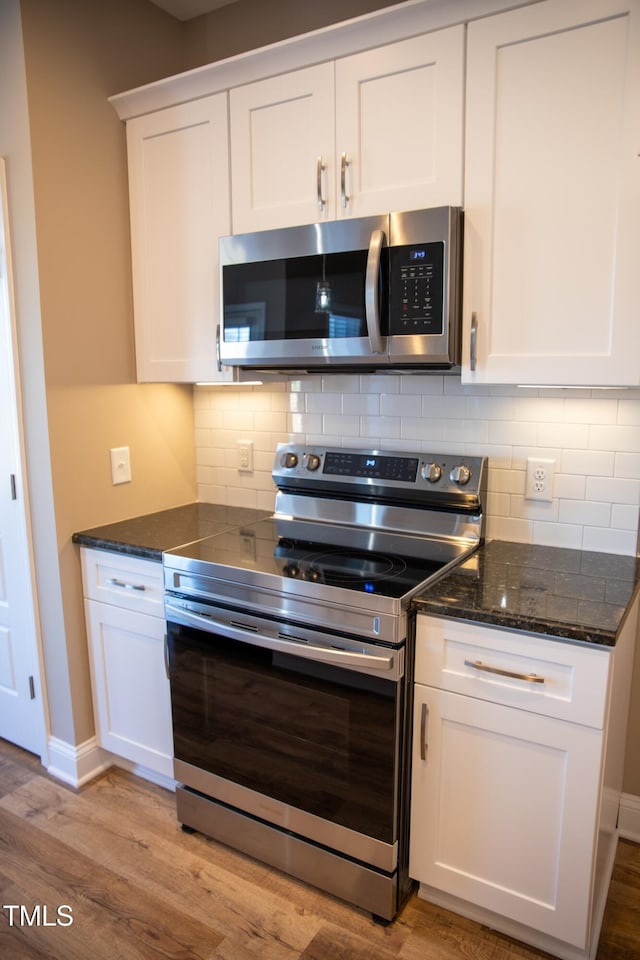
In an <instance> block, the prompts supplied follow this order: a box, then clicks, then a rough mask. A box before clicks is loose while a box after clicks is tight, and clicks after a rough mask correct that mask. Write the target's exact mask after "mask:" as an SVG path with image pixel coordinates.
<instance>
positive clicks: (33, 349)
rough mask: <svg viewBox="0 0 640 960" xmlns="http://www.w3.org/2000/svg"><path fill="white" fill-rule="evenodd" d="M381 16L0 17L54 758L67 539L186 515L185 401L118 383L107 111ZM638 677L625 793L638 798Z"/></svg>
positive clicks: (79, 717) (121, 200)
mask: <svg viewBox="0 0 640 960" xmlns="http://www.w3.org/2000/svg"><path fill="white" fill-rule="evenodd" d="M392 2H393V0H391V2H390V0H341V2H337V0H330V2H325V3H322V4H321V3H314V4H311V3H300V2H299V0H239V2H238V3H236V4H233V5H231V6H229V7H226V8H222V9H221V10H219V11H217V12H215V13H212V14H209V15H208V16H206V17H202V18H198V19H197V20H195V21H192V22H190V23H187V24H180V23H178V22H177V21H174V20H172V19H171V18H170V17H168V16H166V15H165V14H164V13H162V12H161V11H159V10H157V9H156V8H155V7H153V6H151V5H150V4H148V3H147V2H146V0H56V2H55V3H51V0H0V80H2V89H3V91H7V90H11V91H12V96H11V100H10V101H9V102H8V103H7V101H6V100H5V103H4V105H3V108H2V110H1V111H0V152H2V153H3V154H5V155H6V156H7V159H8V173H9V190H10V198H11V199H12V201H13V206H14V208H15V207H18V209H19V211H20V216H19V217H18V218H16V217H15V211H14V242H15V245H16V261H17V262H16V271H17V273H18V274H19V277H18V279H19V283H18V289H17V294H18V308H19V319H20V325H21V330H20V336H21V347H22V366H23V382H24V385H25V407H26V417H27V447H28V456H29V468H30V473H31V488H32V509H33V513H34V541H35V543H36V562H37V567H38V589H39V596H40V605H41V613H42V615H43V633H44V640H45V652H46V655H47V678H48V680H49V686H50V696H51V726H52V732H53V734H54V735H56V736H58V737H60V738H61V739H63V740H66V741H68V742H72V743H81V742H82V741H83V740H84V739H86V738H87V737H88V736H90V735H91V732H92V718H91V709H90V700H89V685H88V676H87V662H86V644H85V636H84V625H83V621H82V602H81V582H80V576H79V567H78V556H77V550H76V548H75V547H73V545H72V544H71V542H70V536H71V534H72V532H73V531H74V530H77V529H82V528H85V527H89V526H93V525H96V524H101V523H106V522H110V521H113V520H118V519H122V518H125V517H127V516H132V515H135V514H139V513H145V512H149V511H152V510H156V509H161V508H163V507H166V506H170V505H173V504H176V503H181V502H186V501H188V500H190V499H192V498H193V496H194V491H195V476H194V472H195V471H194V446H193V429H192V416H193V412H192V404H191V391H190V389H189V388H183V387H179V386H173V387H172V386H163V385H146V386H140V385H135V383H134V382H133V381H134V376H135V374H134V354H133V327H132V323H133V320H132V307H131V299H130V298H131V283H130V257H129V236H128V220H127V184H126V151H125V146H124V129H123V126H122V124H121V123H120V121H119V120H118V119H117V116H116V114H115V111H113V109H112V108H111V107H110V105H109V104H108V103H107V97H108V96H109V95H110V94H112V93H117V92H121V91H123V90H126V89H130V88H131V87H134V86H137V85H139V84H142V83H146V82H150V81H152V80H155V79H159V78H161V77H163V76H169V75H171V74H172V73H175V72H178V71H180V70H181V69H186V68H189V67H193V66H197V65H199V64H201V63H204V62H209V61H212V60H214V59H220V58H223V57H227V56H231V55H233V54H235V53H238V52H241V51H243V50H246V49H251V48H253V47H257V46H260V45H263V44H265V43H271V42H276V41H278V40H281V39H284V38H285V37H287V36H291V35H294V34H298V33H303V32H306V31H309V30H312V29H316V28H318V27H320V26H323V25H325V24H328V23H331V22H334V21H336V20H339V19H345V18H350V17H354V16H359V15H361V14H363V13H366V12H368V11H371V10H376V9H379V8H381V7H384V6H389V5H392ZM20 9H21V12H22V18H23V24H24V26H23V29H24V44H25V57H26V73H27V82H28V95H29V123H30V134H31V142H32V149H33V189H34V190H35V202H36V209H35V219H34V214H33V196H32V195H30V191H31V169H30V164H31V156H30V153H29V130H28V128H27V127H26V123H25V116H26V103H25V100H24V97H25V96H26V92H25V91H24V90H22V87H21V83H23V82H24V75H23V74H24V64H22V62H21V50H22V38H21V36H20V18H19V13H20ZM3 35H4V39H3ZM36 228H37V261H36V260H35V229H36ZM36 266H37V270H36ZM38 279H39V284H40V290H41V301H42V306H41V310H40V303H39V300H38ZM43 372H46V392H45V380H44V376H43ZM47 421H48V427H49V435H50V447H49V440H48V435H47ZM123 444H128V445H129V446H130V447H131V456H132V469H133V482H132V483H131V484H127V485H123V486H119V487H113V486H112V485H111V483H110V477H109V458H108V450H109V448H110V447H111V446H120V445H123ZM52 490H53V497H52V496H51V491H52ZM54 523H55V525H54ZM638 661H639V662H637V663H636V670H635V677H634V703H633V704H632V717H631V726H630V731H631V734H630V739H629V746H628V751H627V764H626V772H625V785H624V788H625V790H626V791H627V792H629V793H632V794H635V795H639V796H640V751H638V750H637V748H636V744H637V742H638V737H640V657H639V658H638Z"/></svg>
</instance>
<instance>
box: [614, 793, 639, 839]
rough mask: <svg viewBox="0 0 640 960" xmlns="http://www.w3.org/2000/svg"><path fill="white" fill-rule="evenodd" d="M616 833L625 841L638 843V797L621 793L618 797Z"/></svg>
mask: <svg viewBox="0 0 640 960" xmlns="http://www.w3.org/2000/svg"><path fill="white" fill-rule="evenodd" d="M618 833H619V834H620V836H621V837H623V839H625V840H633V841H634V842H635V843H640V797H634V796H633V794H631V793H623V794H622V796H621V797H620V811H619V814H618Z"/></svg>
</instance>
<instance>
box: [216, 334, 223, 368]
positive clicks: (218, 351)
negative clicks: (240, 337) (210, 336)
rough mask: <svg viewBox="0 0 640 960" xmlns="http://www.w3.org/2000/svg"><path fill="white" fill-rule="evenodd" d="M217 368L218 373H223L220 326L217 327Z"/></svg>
mask: <svg viewBox="0 0 640 960" xmlns="http://www.w3.org/2000/svg"><path fill="white" fill-rule="evenodd" d="M216 366H217V367H218V373H222V363H221V361H220V324H219V323H218V324H217V325H216Z"/></svg>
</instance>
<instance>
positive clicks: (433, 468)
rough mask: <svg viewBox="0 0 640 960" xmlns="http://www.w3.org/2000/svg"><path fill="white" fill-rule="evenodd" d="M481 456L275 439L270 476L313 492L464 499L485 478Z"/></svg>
mask: <svg viewBox="0 0 640 960" xmlns="http://www.w3.org/2000/svg"><path fill="white" fill-rule="evenodd" d="M485 473H486V459H485V458H484V457H469V456H460V457H459V456H455V455H452V454H446V455H441V454H437V453H427V454H424V453H400V452H395V451H389V452H387V451H381V450H353V449H346V448H342V447H339V448H328V447H318V446H303V445H298V444H280V445H279V446H278V449H277V451H276V458H275V463H274V467H273V479H274V481H275V483H276V486H278V487H280V488H286V487H302V486H304V487H306V488H308V489H313V490H315V491H317V493H318V494H320V493H321V492H322V490H323V489H325V490H327V491H329V490H331V489H340V490H344V491H345V492H347V491H348V492H349V494H350V496H351V497H353V498H356V497H357V496H358V491H360V492H361V493H362V494H363V495H366V494H367V493H369V494H370V493H372V492H374V493H375V494H376V495H379V496H385V495H387V496H401V497H402V496H404V497H406V498H407V499H413V498H415V496H416V495H417V496H419V497H420V499H425V500H428V499H429V498H432V499H433V500H434V501H435V502H437V501H438V500H440V499H442V497H446V498H447V499H448V500H452V501H454V500H456V498H459V500H460V501H461V502H466V501H468V500H469V499H470V498H477V497H478V496H479V494H480V491H481V487H482V484H483V483H485V482H486V478H485Z"/></svg>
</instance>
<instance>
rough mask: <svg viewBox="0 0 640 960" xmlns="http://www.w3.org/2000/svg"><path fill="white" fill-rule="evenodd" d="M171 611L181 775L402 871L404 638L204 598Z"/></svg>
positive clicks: (229, 800)
mask: <svg viewBox="0 0 640 960" xmlns="http://www.w3.org/2000/svg"><path fill="white" fill-rule="evenodd" d="M166 611H167V621H168V622H167V642H168V663H169V671H170V682H171V684H170V685H171V706H172V715H173V730H174V751H175V776H176V779H177V780H179V781H180V782H181V783H183V784H184V785H185V786H188V787H191V788H192V789H194V790H197V791H199V792H200V793H203V794H204V795H206V796H209V797H211V798H213V799H215V800H218V801H221V802H223V803H226V804H229V805H230V806H232V807H234V808H236V809H239V810H242V811H243V812H245V813H248V814H250V815H252V816H254V817H257V818H260V819H261V820H264V821H266V822H268V823H269V824H271V825H273V826H276V827H279V828H281V829H284V830H287V831H291V832H292V833H294V834H296V835H298V836H300V837H302V838H304V839H308V840H312V841H313V842H315V843H319V844H322V845H324V846H326V847H328V848H331V849H334V850H338V851H340V852H341V853H344V854H346V855H348V856H351V857H354V858H356V859H358V860H362V861H364V862H365V863H369V864H371V865H372V866H375V867H378V868H379V869H381V870H385V871H389V872H392V871H393V870H394V869H395V868H396V864H397V840H398V836H397V833H398V804H399V796H398V793H399V765H400V754H401V750H400V746H401V742H400V741H401V736H402V734H401V731H402V728H403V718H404V716H405V712H404V711H405V703H404V649H403V648H401V649H396V648H394V649H388V648H383V647H376V646H373V645H367V644H364V643H362V642H358V641H357V640H353V639H352V638H351V639H349V638H344V637H339V636H335V635H333V636H332V635H327V634H323V633H319V632H316V631H312V630H303V629H300V628H299V627H297V626H295V627H294V626H290V625H287V624H285V623H279V622H275V621H273V620H266V619H265V620H263V619H261V618H257V617H253V616H248V615H246V614H244V613H243V612H234V611H231V610H228V609H223V608H216V607H211V606H209V605H207V604H202V603H196V602H193V601H186V600H178V601H174V600H167V603H166Z"/></svg>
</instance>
